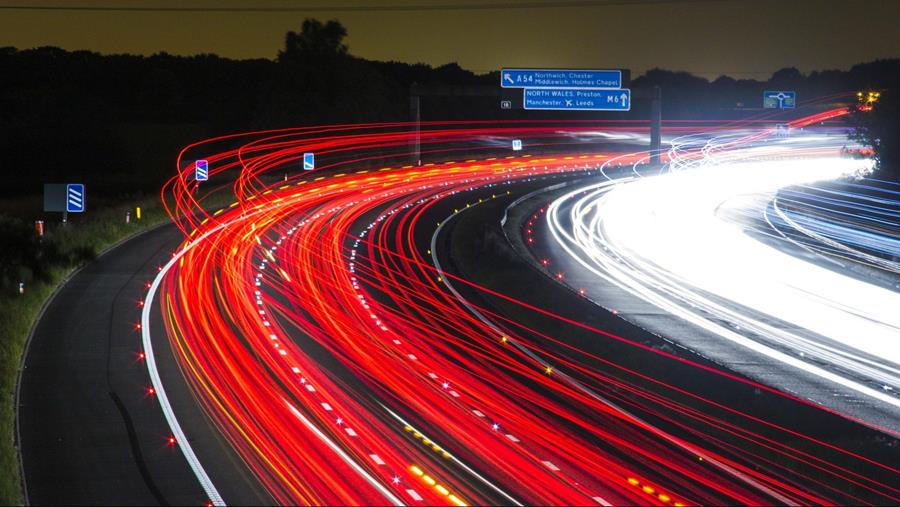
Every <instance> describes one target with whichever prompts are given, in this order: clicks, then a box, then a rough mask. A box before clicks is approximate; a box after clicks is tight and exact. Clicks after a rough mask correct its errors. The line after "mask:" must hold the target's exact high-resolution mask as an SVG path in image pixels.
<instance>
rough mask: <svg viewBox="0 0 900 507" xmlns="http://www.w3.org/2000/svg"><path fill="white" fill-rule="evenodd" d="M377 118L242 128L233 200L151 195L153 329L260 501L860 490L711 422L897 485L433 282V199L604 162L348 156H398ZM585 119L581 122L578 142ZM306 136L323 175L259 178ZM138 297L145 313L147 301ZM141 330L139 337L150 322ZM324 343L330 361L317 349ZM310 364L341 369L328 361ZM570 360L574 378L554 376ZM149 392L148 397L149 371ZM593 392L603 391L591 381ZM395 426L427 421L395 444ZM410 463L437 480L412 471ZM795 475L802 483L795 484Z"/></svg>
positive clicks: (482, 132) (561, 499)
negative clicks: (600, 366) (698, 402)
mask: <svg viewBox="0 0 900 507" xmlns="http://www.w3.org/2000/svg"><path fill="white" fill-rule="evenodd" d="M394 127H396V125H393V126H392V125H390V124H384V125H381V126H374V127H370V126H343V127H329V128H320V129H307V130H300V131H296V130H291V131H280V132H269V133H261V134H256V135H254V136H251V138H250V140H249V141H246V142H242V144H241V147H240V148H239V149H237V150H231V151H226V152H223V153H221V154H218V155H213V156H207V157H206V158H207V159H208V160H210V169H211V171H210V173H211V178H213V179H216V178H219V179H222V178H223V177H224V176H225V175H227V174H229V173H232V174H235V177H234V179H233V188H234V192H235V194H236V195H237V196H238V200H237V201H236V202H235V204H234V205H232V206H230V207H227V208H225V209H224V211H223V210H217V211H212V210H209V211H207V210H204V209H203V208H202V207H200V204H201V203H202V202H203V199H204V196H203V195H202V194H199V193H198V191H197V190H196V189H195V188H194V187H193V186H192V185H191V184H189V182H188V179H187V178H188V177H187V174H186V172H185V174H184V175H182V176H180V177H179V178H176V179H175V180H173V181H172V182H170V184H169V185H168V187H167V189H166V190H165V191H166V192H167V195H169V194H170V195H171V196H172V200H174V202H175V203H176V204H175V206H174V207H173V208H172V209H171V213H172V215H173V217H174V218H175V219H176V221H177V223H178V224H179V226H180V227H182V228H183V230H184V232H185V234H186V237H187V238H189V239H188V240H186V243H185V245H184V247H183V248H182V249H181V250H180V251H179V253H178V255H177V257H175V258H173V259H172V260H171V261H170V262H169V264H167V266H166V268H164V270H163V271H162V272H161V273H160V276H159V278H158V279H157V280H156V282H155V285H154V289H155V288H156V287H158V288H159V294H160V295H161V298H159V299H160V301H162V302H163V304H164V311H163V312H162V317H163V323H164V328H163V329H164V330H165V332H166V335H167V336H168V338H169V340H170V341H171V343H172V344H173V349H174V352H175V357H176V360H177V362H178V365H179V367H180V368H181V371H182V374H183V375H184V376H185V378H186V379H187V380H188V382H189V384H190V385H191V386H192V388H193V390H194V394H195V395H196V397H197V399H198V402H199V403H200V405H201V406H202V407H203V409H204V412H206V414H207V415H208V416H209V418H210V420H211V421H212V422H213V424H214V425H215V426H216V427H217V428H218V430H219V431H220V432H221V433H222V435H223V436H224V437H225V439H226V440H227V441H228V442H229V443H230V444H231V445H232V446H233V447H234V449H235V451H236V452H237V453H238V454H239V455H240V456H241V458H242V459H243V460H244V461H245V463H246V464H247V466H248V468H249V469H250V470H251V471H252V473H253V474H254V475H255V476H256V477H257V478H258V480H259V482H260V483H261V484H262V485H263V486H264V487H265V488H266V490H267V491H269V492H270V494H271V495H272V498H273V500H274V501H275V502H277V503H284V504H320V503H327V504H348V503H350V504H353V503H374V504H379V503H385V501H388V502H391V503H400V502H403V503H418V502H423V503H428V504H435V503H437V504H459V503H462V500H461V499H465V501H466V502H473V503H484V502H485V501H501V502H503V503H507V502H510V501H519V500H520V501H521V502H522V503H541V504H583V503H585V502H589V501H594V502H597V503H647V502H652V503H656V504H660V505H676V504H678V503H723V502H738V503H766V502H771V501H772V499H777V500H778V501H779V502H784V503H795V502H796V503H823V502H827V501H828V500H827V498H826V497H823V496H821V493H823V492H825V493H827V494H829V495H832V494H833V495H835V496H836V497H838V498H843V499H848V498H849V499H853V500H854V501H856V500H861V499H860V498H859V497H856V496H854V495H852V494H849V493H844V492H841V491H840V490H839V489H837V488H835V487H832V486H830V485H829V484H826V483H825V482H823V481H822V480H821V479H817V478H815V477H810V476H807V475H804V474H803V473H801V472H796V473H795V474H793V473H789V474H788V475H786V476H779V472H780V471H783V470H785V469H784V465H783V464H782V463H780V462H779V463H776V462H775V461H773V460H772V459H770V458H768V457H766V456H763V455H762V454H760V453H759V452H758V451H754V450H752V449H742V448H741V446H736V445H734V444H733V443H731V442H728V441H725V440H724V439H722V438H716V437H714V436H712V434H711V433H710V431H719V430H721V431H723V432H724V433H725V434H729V435H733V436H734V437H735V438H737V439H739V440H743V441H745V442H746V443H747V444H748V445H755V446H756V447H753V449H768V450H769V451H771V452H774V453H775V454H776V455H778V456H780V458H779V459H793V460H796V461H797V462H798V463H807V464H809V466H810V467H811V468H814V469H816V470H820V471H822V473H824V474H826V475H827V476H829V477H831V478H833V479H835V480H841V481H847V482H850V483H853V484H856V485H858V486H859V487H860V488H861V490H865V491H867V492H870V493H871V492H875V493H873V494H876V495H879V494H880V495H882V496H880V497H879V498H888V499H890V500H896V499H897V498H898V496H900V492H898V491H897V490H896V489H894V488H891V487H890V486H889V485H885V484H883V483H880V482H878V481H877V480H873V479H870V478H867V477H864V476H861V475H860V474H857V473H856V472H854V471H852V470H848V469H846V468H843V467H841V466H838V465H837V464H835V463H832V462H830V461H829V460H828V459H824V458H820V457H817V456H815V455H812V454H810V453H807V452H805V451H801V450H799V449H793V448H791V447H790V446H787V445H785V444H783V443H781V442H778V441H776V440H773V439H771V438H768V437H766V436H765V435H763V434H761V433H759V432H758V428H757V426H758V425H760V424H761V422H758V421H753V420H752V419H751V418H750V417H748V416H746V415H742V414H740V413H739V412H734V414H735V415H738V420H739V421H741V422H738V423H735V422H734V421H731V422H729V421H726V420H725V419H724V418H722V417H721V416H720V415H716V414H715V413H707V412H704V411H701V410H697V409H693V408H691V407H689V406H687V405H686V404H684V403H683V402H682V401H679V400H681V399H682V398H684V397H686V396H690V393H686V392H680V391H678V389H677V387H676V386H669V385H664V384H660V391H650V390H648V389H645V388H643V387H640V386H638V385H636V384H634V382H633V380H630V379H632V378H637V376H638V375H640V374H639V373H638V372H631V371H626V370H621V375H619V374H616V376H613V375H610V374H604V373H600V372H598V371H594V370H593V369H592V368H591V367H589V366H586V364H592V363H590V361H598V362H603V361H606V360H605V359H604V358H599V357H591V358H588V357H586V356H585V355H584V354H583V353H581V352H580V351H578V350H577V349H572V348H566V347H565V343H564V341H560V344H561V345H560V346H561V347H563V350H566V353H564V354H559V353H552V352H550V351H549V350H545V349H543V348H542V347H541V346H540V345H538V344H536V343H533V342H532V341H531V339H530V338H527V336H536V335H540V332H539V331H537V330H530V329H528V328H527V327H524V326H522V325H521V324H519V323H516V322H514V321H511V320H509V319H506V318H505V317H504V316H502V315H499V314H497V313H495V312H492V311H491V310H489V309H486V308H480V307H474V306H472V305H469V304H467V303H466V301H465V300H464V299H463V298H462V297H461V296H460V295H459V294H458V293H455V291H452V292H448V290H447V288H446V287H445V285H444V283H442V281H439V277H440V278H441V279H442V280H446V279H452V280H453V282H455V283H466V282H465V281H464V280H461V279H458V278H456V277H454V276H453V275H450V274H448V273H443V272H441V271H440V270H439V268H436V267H434V266H432V265H431V264H430V263H429V261H430V260H431V258H432V255H433V254H434V250H435V246H434V245H432V248H431V250H432V252H429V254H428V256H427V257H426V256H424V255H423V253H424V252H423V251H421V249H422V246H421V245H422V241H423V239H425V238H428V237H429V236H430V235H431V234H432V232H433V230H434V224H435V222H434V219H433V216H434V215H435V214H436V213H441V212H440V209H441V206H446V204H444V203H445V202H456V201H458V200H459V199H461V198H462V197H463V196H467V195H471V196H473V198H472V199H470V200H469V203H467V204H465V207H462V206H459V207H458V208H457V209H459V212H463V211H464V210H467V209H470V204H471V205H472V206H477V204H478V201H482V200H483V201H485V202H487V201H489V200H491V199H494V198H496V197H497V196H498V195H505V193H506V192H505V188H506V187H505V186H506V185H507V184H508V183H510V182H522V181H526V180H529V179H533V178H547V177H555V176H556V175H573V174H575V175H577V174H579V173H581V172H583V171H584V170H585V169H588V170H593V169H594V167H595V166H596V164H597V161H599V160H605V159H606V157H604V156H602V155H596V156H595V155H593V154H592V155H575V156H573V155H565V156H549V155H534V156H527V155H526V156H523V157H506V158H494V157H488V158H483V157H482V158H480V159H478V158H476V159H468V160H466V161H465V162H446V163H441V164H426V165H424V166H418V167H414V166H404V167H400V168H397V167H391V168H387V167H382V168H380V169H378V168H366V169H360V168H359V165H357V164H359V163H360V161H361V160H365V159H368V158H373V159H374V158H377V157H376V156H371V157H370V156H369V155H367V154H366V150H372V149H374V148H378V149H388V150H390V149H395V150H398V153H400V152H402V150H403V149H405V147H406V146H407V144H408V141H409V134H408V133H407V132H396V131H394V132H392V131H391V129H392V128H394ZM433 127H435V130H433V131H428V132H423V136H424V139H425V140H424V141H423V142H425V143H426V144H425V145H423V146H424V147H425V148H426V151H432V152H438V151H440V150H441V149H447V150H458V151H460V152H472V149H473V148H472V146H473V144H474V145H475V146H477V143H478V142H479V139H480V137H481V136H486V135H492V136H497V135H500V136H513V135H515V136H521V135H522V134H523V133H525V134H527V135H533V136H541V135H544V136H546V137H549V138H551V141H550V142H551V143H553V142H554V141H552V139H553V138H556V142H557V143H558V144H565V143H566V142H568V141H567V140H566V139H569V137H570V136H571V137H573V138H574V137H575V136H577V135H579V131H578V130H577V129H576V130H572V129H560V128H559V127H558V126H547V127H532V128H528V129H524V128H521V129H520V128H506V129H496V130H493V131H491V130H489V129H486V128H456V129H450V128H446V127H447V126H446V125H437V124H435V125H433ZM438 127H440V128H438ZM379 128H380V129H384V130H386V132H378V131H377V129H379ZM597 128H598V127H597V126H596V125H586V126H585V127H584V130H585V131H586V132H588V134H585V135H591V136H594V131H596V130H597ZM685 130H686V131H689V130H690V129H685ZM625 131H627V129H623V132H625ZM315 136H322V137H315ZM231 139H232V140H234V139H239V138H237V137H234V138H231ZM213 142H221V140H214V141H213ZM427 143H434V144H433V146H432V147H431V148H430V149H429V148H428V144H427ZM440 143H446V147H444V148H442V147H441V144H440ZM211 144H212V143H211ZM485 144H486V147H485V148H484V149H487V148H489V146H490V144H492V143H485ZM548 145H549V144H548ZM200 146H201V145H197V146H194V147H193V148H192V149H197V148H198V147H200ZM310 146H315V147H317V149H318V150H320V151H325V152H328V151H329V150H331V152H332V153H341V154H343V155H342V156H346V158H344V159H342V161H341V162H339V163H335V164H334V166H335V168H336V169H335V170H338V171H341V172H340V173H337V174H334V173H330V174H325V175H321V174H323V173H320V172H314V173H313V174H311V175H309V176H308V177H306V178H304V179H298V178H289V179H288V181H286V182H285V181H282V180H281V179H280V177H279V178H278V181H277V182H275V183H267V182H266V181H267V178H268V174H273V175H275V176H279V175H280V174H281V172H283V170H284V167H285V164H292V163H295V162H296V161H297V159H298V156H299V154H300V153H302V152H303V151H305V150H309V149H310ZM462 146H468V149H465V148H462ZM474 149H476V150H477V149H479V148H477V147H476V148H474ZM448 152H449V151H448ZM381 156H384V155H381ZM672 156H675V155H672V152H670V154H669V157H670V158H671V157H672ZM676 157H677V156H676ZM640 158H643V157H624V158H618V157H617V158H616V159H615V160H616V163H626V164H635V163H636V162H637V161H638V159H640ZM320 159H322V158H320ZM338 168H339V169H338ZM637 177H638V176H637V175H636V176H635V178H637ZM426 218H427V219H426ZM188 246H189V248H188ZM471 287H475V288H477V289H478V290H483V291H484V292H485V293H488V292H489V291H487V289H483V288H479V287H477V286H474V285H471ZM153 295H154V293H153V292H151V296H153ZM151 301H153V300H152V298H151ZM152 307H154V305H153V304H148V305H145V307H144V312H145V313H146V314H147V315H150V312H153V311H154V310H153V309H152ZM473 310H475V311H473ZM535 311H537V309H535ZM560 322H561V323H562V322H563V321H562V320H560ZM566 325H573V324H572V323H566ZM143 327H144V329H143V332H144V333H145V341H148V342H149V333H150V331H151V330H150V329H149V324H148V322H144V326H143ZM163 329H160V330H153V331H154V332H160V331H162V330H163ZM596 332H597V333H598V336H605V335H602V332H600V331H599V330H597V331H596ZM501 336H502V339H501ZM545 338H546V339H548V340H549V339H554V338H553V337H549V336H545ZM509 342H512V343H509ZM317 351H318V352H317ZM151 352H152V350H151ZM648 353H651V352H650V351H648ZM322 357H327V358H331V359H326V360H325V364H323V362H322ZM329 361H334V364H335V365H339V367H340V369H343V370H345V371H347V372H349V373H351V374H352V377H355V378H356V379H358V384H356V383H354V381H350V380H347V379H348V378H349V377H348V376H347V375H344V374H338V373H337V372H335V371H332V370H331V368H329V367H328V366H327V363H328V362H329ZM584 361H589V362H588V363H585V362H584ZM148 362H150V361H148ZM606 363H607V364H608V365H609V366H610V367H611V368H616V365H615V363H614V362H610V361H606ZM547 369H550V370H551V371H552V374H551V375H548V374H546V373H545V371H546V370H547ZM570 374H573V375H577V376H578V381H577V383H570V382H569V381H568V380H567V379H571V378H573V377H571V376H570ZM647 380H650V381H652V379H647ZM579 384H583V385H584V387H585V389H581V388H579V387H578V385H579ZM609 385H615V386H616V389H617V390H620V391H621V392H611V391H609V389H608V386H609ZM154 386H155V387H156V389H157V391H158V392H161V389H160V387H161V385H160V384H159V379H158V378H155V379H154ZM601 389H602V390H603V392H604V396H607V397H609V396H613V397H614V399H613V401H614V402H615V403H614V404H611V403H609V402H607V401H604V400H602V399H600V398H598V397H597V396H595V395H591V394H590V392H593V391H597V390H601ZM702 401H703V403H707V404H708V406H709V407H710V409H711V410H716V411H727V410H729V408H728V407H724V406H722V407H717V406H715V405H714V404H712V402H711V401H709V400H702ZM617 405H619V406H622V407H627V408H631V409H634V410H639V411H641V412H643V413H649V414H652V415H653V416H654V417H655V418H657V419H660V420H666V421H668V422H669V424H671V425H673V427H678V428H680V430H681V431H684V432H685V433H686V434H690V435H691V439H690V442H688V440H685V439H683V438H680V439H678V440H679V442H678V444H679V445H680V447H681V450H676V449H674V448H673V447H672V446H671V442H672V441H673V440H672V439H671V438H661V437H662V436H663V432H660V431H659V430H658V429H657V428H655V427H653V426H651V425H650V424H648V423H646V422H643V421H641V420H639V419H637V418H635V417H632V416H630V415H629V414H628V413H627V412H625V410H624V409H619V408H618V406H617ZM676 414H677V417H676ZM682 418H688V419H689V420H691V421H692V423H693V424H685V423H684V422H683V419H682ZM404 421H411V422H412V421H415V424H416V426H417V427H422V428H427V431H428V432H429V434H430V435H429V436H428V437H424V436H423V435H422V434H419V437H415V438H414V437H413V436H412V433H411V432H409V431H407V430H405V429H404V427H412V425H411V424H410V423H405V422H404ZM497 421H499V424H496V422H497ZM773 429H774V430H776V431H778V432H781V431H787V430H786V429H781V428H773ZM716 434H719V433H716ZM176 436H177V438H178V441H179V443H182V442H184V443H187V442H188V438H187V437H185V436H182V435H176ZM428 438H434V439H437V440H438V441H439V442H440V444H438V443H436V442H434V441H431V440H428ZM810 443H811V445H813V448H815V449H818V448H820V447H822V448H824V446H825V444H824V443H822V442H813V441H810ZM685 449H686V450H687V452H685ZM835 449H839V448H835ZM451 450H452V451H451ZM444 454H447V456H449V457H447V456H444ZM336 456H338V457H340V459H336ZM846 456H848V457H849V458H850V459H853V460H859V462H860V463H863V462H865V463H868V461H866V460H865V459H864V457H861V456H859V457H858V456H851V455H849V454H846ZM710 462H712V463H722V464H727V466H728V467H731V468H732V470H734V471H737V473H724V472H721V471H720V470H719V469H717V468H716V467H715V466H710ZM410 463H415V464H416V466H419V467H421V468H419V470H429V471H434V473H435V475H434V477H435V478H436V477H440V481H439V482H435V485H432V487H428V488H425V487H423V486H422V485H421V484H417V482H416V481H418V480H419V479H417V478H416V477H415V475H414V474H413V473H410V469H409V466H410ZM872 463H873V464H874V465H876V466H882V465H881V464H878V463H876V462H872ZM754 466H760V467H761V468H754ZM423 474H424V472H423ZM360 478H362V482H361V480H360ZM629 479H633V480H635V481H637V484H638V485H639V487H635V485H634V484H632V483H631V482H629ZM811 484H812V485H815V492H813V491H807V489H806V488H807V487H808V486H809V485H811ZM437 486H440V488H438V487H437ZM451 494H452V495H453V498H450V495H451Z"/></svg>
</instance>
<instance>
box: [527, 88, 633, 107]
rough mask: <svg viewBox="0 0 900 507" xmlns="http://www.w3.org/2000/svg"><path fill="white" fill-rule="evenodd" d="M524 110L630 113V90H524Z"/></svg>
mask: <svg viewBox="0 0 900 507" xmlns="http://www.w3.org/2000/svg"><path fill="white" fill-rule="evenodd" d="M523 93H524V98H523V101H522V103H523V105H524V107H525V109H536V110H547V111H630V110H631V90H629V89H627V88H622V89H619V90H591V89H584V88H547V89H532V88H526V89H525V90H524V92H523Z"/></svg>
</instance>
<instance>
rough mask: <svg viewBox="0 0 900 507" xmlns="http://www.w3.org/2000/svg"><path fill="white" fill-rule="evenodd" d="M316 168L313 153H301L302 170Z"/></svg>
mask: <svg viewBox="0 0 900 507" xmlns="http://www.w3.org/2000/svg"><path fill="white" fill-rule="evenodd" d="M315 168H316V155H315V153H309V152H307V153H304V154H303V170H304V171H312V170H313V169H315Z"/></svg>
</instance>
